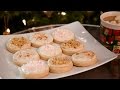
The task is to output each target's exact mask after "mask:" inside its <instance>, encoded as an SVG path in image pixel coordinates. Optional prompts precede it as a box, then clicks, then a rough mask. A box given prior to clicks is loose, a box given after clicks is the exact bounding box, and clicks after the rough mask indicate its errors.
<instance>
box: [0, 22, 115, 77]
mask: <svg viewBox="0 0 120 90" xmlns="http://www.w3.org/2000/svg"><path fill="white" fill-rule="evenodd" d="M61 27H65V28H69V29H70V30H72V31H73V32H74V33H75V35H76V37H77V38H78V39H80V40H82V41H83V43H84V44H85V48H86V50H92V51H94V52H95V53H96V55H97V58H98V62H97V63H96V64H94V65H92V66H89V67H73V69H72V70H71V71H69V72H66V73H63V74H53V73H50V74H49V75H48V76H46V77H45V78H43V79H57V78H62V77H67V76H70V75H75V74H78V73H82V72H85V71H88V70H90V69H93V68H96V67H98V66H101V65H103V64H105V63H107V62H110V61H112V60H113V59H115V58H117V55H116V54H114V53H113V52H111V51H110V50H108V49H107V48H105V47H104V46H103V45H101V44H100V43H99V42H98V41H97V40H96V39H95V38H94V37H93V36H92V35H91V34H90V33H89V32H88V31H87V30H86V29H85V28H84V27H83V26H82V24H81V23H80V22H78V21H76V22H73V23H70V24H67V25H64V26H61ZM57 28H60V27H57ZM53 31H54V29H49V30H45V31H43V32H48V33H51V32H53ZM30 34H31V33H27V34H20V35H25V36H29V35H30ZM12 36H14V35H6V36H3V35H0V52H1V53H0V76H1V77H2V78H4V79H20V78H22V77H20V75H19V71H18V69H17V67H16V66H15V65H14V64H13V63H12V62H11V60H12V54H11V53H10V52H8V51H7V50H6V47H5V45H6V41H7V40H8V39H9V38H11V37H12Z"/></svg>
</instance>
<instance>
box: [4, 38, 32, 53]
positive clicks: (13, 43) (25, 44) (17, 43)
mask: <svg viewBox="0 0 120 90" xmlns="http://www.w3.org/2000/svg"><path fill="white" fill-rule="evenodd" d="M30 47H31V42H30V41H29V40H28V39H27V38H26V37H24V36H14V37H12V38H11V39H10V40H9V41H8V42H7V44H6V48H7V49H8V51H10V52H12V53H15V52H17V51H19V50H21V49H27V48H30Z"/></svg>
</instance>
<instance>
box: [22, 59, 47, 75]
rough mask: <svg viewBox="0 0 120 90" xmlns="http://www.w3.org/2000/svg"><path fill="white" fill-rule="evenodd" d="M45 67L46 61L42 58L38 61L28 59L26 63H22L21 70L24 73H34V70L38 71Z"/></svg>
mask: <svg viewBox="0 0 120 90" xmlns="http://www.w3.org/2000/svg"><path fill="white" fill-rule="evenodd" d="M45 69H46V63H45V62H44V61H42V60H39V61H30V62H29V63H27V64H24V65H23V66H22V67H21V70H22V71H23V72H24V73H26V74H27V73H34V72H40V71H43V70H45Z"/></svg>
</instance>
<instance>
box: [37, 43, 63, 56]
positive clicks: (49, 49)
mask: <svg viewBox="0 0 120 90" xmlns="http://www.w3.org/2000/svg"><path fill="white" fill-rule="evenodd" d="M38 52H40V53H42V54H44V55H47V56H55V55H57V54H59V53H62V50H61V48H60V46H59V45H58V44H46V45H43V46H41V47H40V48H39V49H38Z"/></svg>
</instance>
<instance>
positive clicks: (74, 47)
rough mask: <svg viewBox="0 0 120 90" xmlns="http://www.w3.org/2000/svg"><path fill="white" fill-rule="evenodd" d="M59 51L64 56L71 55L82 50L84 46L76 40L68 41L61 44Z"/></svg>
mask: <svg viewBox="0 0 120 90" xmlns="http://www.w3.org/2000/svg"><path fill="white" fill-rule="evenodd" d="M61 49H62V51H63V53H64V54H67V55H72V54H74V53H77V52H81V51H83V50H84V44H83V43H82V42H80V41H78V40H70V41H68V42H65V43H62V44H61Z"/></svg>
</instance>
